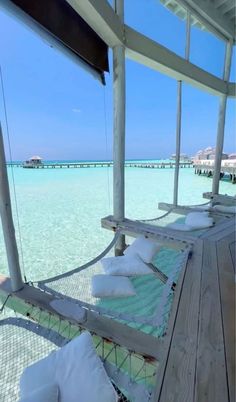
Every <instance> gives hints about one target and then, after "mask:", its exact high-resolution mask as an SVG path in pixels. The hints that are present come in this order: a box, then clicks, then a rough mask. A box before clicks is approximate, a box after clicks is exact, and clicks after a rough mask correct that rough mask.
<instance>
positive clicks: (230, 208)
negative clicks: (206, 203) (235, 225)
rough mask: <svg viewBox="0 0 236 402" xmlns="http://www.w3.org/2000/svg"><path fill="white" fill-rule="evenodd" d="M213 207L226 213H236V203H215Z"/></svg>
mask: <svg viewBox="0 0 236 402" xmlns="http://www.w3.org/2000/svg"><path fill="white" fill-rule="evenodd" d="M213 209H214V210H215V211H218V212H223V213H226V214H228V213H229V214H236V205H220V204H216V205H214V207H213Z"/></svg>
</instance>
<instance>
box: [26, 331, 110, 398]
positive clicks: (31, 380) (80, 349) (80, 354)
mask: <svg viewBox="0 0 236 402" xmlns="http://www.w3.org/2000/svg"><path fill="white" fill-rule="evenodd" d="M78 401H81V402H92V401H96V402H118V395H117V393H116V391H115V389H114V387H113V385H112V383H111V381H110V379H109V377H108V375H107V373H106V371H105V368H104V366H103V363H102V361H101V360H100V358H99V356H98V355H97V353H96V350H95V348H94V346H93V341H92V337H91V335H90V333H89V332H87V331H86V332H83V333H82V335H80V336H79V337H77V338H74V339H73V340H72V341H71V342H69V343H68V344H67V345H66V346H63V347H62V348H61V349H59V350H58V351H56V352H53V353H51V354H50V355H49V356H47V357H45V358H44V359H42V360H39V361H38V362H37V363H34V364H32V365H31V366H29V367H27V368H26V369H25V370H24V372H23V374H22V376H21V379H20V401H19V402H78Z"/></svg>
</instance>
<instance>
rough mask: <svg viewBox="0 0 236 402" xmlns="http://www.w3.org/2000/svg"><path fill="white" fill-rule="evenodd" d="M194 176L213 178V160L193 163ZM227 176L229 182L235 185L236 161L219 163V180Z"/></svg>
mask: <svg viewBox="0 0 236 402" xmlns="http://www.w3.org/2000/svg"><path fill="white" fill-rule="evenodd" d="M193 166H194V169H195V170H194V172H195V174H198V175H199V176H200V175H205V176H207V177H213V175H214V169H215V164H214V160H197V161H194V163H193ZM226 175H228V177H229V179H230V181H231V182H232V183H233V184H235V183H236V160H228V159H226V160H223V161H221V170H220V178H221V179H222V178H224V177H225V176H226Z"/></svg>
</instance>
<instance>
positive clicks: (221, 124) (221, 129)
mask: <svg viewBox="0 0 236 402" xmlns="http://www.w3.org/2000/svg"><path fill="white" fill-rule="evenodd" d="M232 48H233V43H232V41H229V42H228V43H227V46H226V52H225V65H224V74H223V79H224V81H226V82H228V81H229V76H230V66H231V58H232ZM226 106H227V95H221V96H220V104H219V115H218V128H217V139H216V151H215V166H214V174H213V182H212V194H213V195H215V194H219V185H220V171H221V159H222V152H223V146H224V133H225V116H226Z"/></svg>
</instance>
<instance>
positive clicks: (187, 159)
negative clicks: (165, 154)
mask: <svg viewBox="0 0 236 402" xmlns="http://www.w3.org/2000/svg"><path fill="white" fill-rule="evenodd" d="M175 158H176V154H172V155H171V157H170V159H172V160H175ZM180 160H181V162H189V161H190V158H189V156H188V155H186V154H180Z"/></svg>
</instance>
